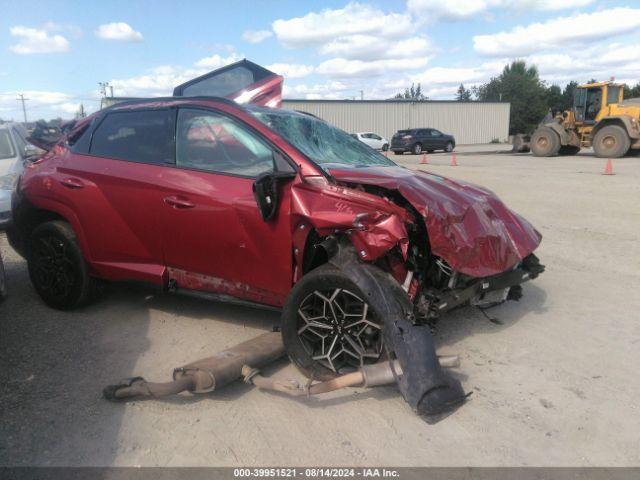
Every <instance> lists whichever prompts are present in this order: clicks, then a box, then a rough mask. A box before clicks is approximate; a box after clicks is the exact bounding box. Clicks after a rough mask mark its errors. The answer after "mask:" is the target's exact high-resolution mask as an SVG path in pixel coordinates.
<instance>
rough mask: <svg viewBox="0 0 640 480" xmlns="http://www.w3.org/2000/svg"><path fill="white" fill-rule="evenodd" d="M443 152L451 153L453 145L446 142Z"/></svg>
mask: <svg viewBox="0 0 640 480" xmlns="http://www.w3.org/2000/svg"><path fill="white" fill-rule="evenodd" d="M444 151H445V152H453V143H451V142H447V144H446V145H445V146H444Z"/></svg>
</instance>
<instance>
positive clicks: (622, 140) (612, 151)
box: [593, 125, 631, 158]
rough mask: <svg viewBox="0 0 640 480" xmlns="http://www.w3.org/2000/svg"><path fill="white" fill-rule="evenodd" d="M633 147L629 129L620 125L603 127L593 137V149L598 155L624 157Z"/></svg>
mask: <svg viewBox="0 0 640 480" xmlns="http://www.w3.org/2000/svg"><path fill="white" fill-rule="evenodd" d="M630 147H631V139H630V138H629V135H628V134H627V131H626V130H625V129H624V128H622V127H620V126H618V125H609V126H606V127H603V128H601V129H600V130H598V133H596V136H595V137H594V138H593V151H594V152H595V153H596V156H597V157H604V158H620V157H624V156H625V155H626V154H627V152H628V151H629V148H630Z"/></svg>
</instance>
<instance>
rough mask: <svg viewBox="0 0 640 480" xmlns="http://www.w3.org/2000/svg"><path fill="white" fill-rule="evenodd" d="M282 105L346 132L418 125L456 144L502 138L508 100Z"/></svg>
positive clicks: (384, 132) (293, 102)
mask: <svg viewBox="0 0 640 480" xmlns="http://www.w3.org/2000/svg"><path fill="white" fill-rule="evenodd" d="M282 108H287V109H290V110H301V111H303V112H308V113H311V114H313V115H316V116H318V117H320V118H322V119H323V120H326V121H327V122H329V123H331V124H333V125H335V126H337V127H339V128H341V129H343V130H345V131H347V132H349V133H353V132H369V131H370V132H375V133H378V134H379V135H382V136H384V137H385V138H387V139H391V136H392V135H393V134H394V133H395V132H396V131H398V130H401V129H405V128H419V127H432V128H437V129H438V130H441V131H443V132H445V133H450V134H452V135H453V136H455V138H456V143H457V144H459V145H461V144H471V143H489V142H491V140H493V139H494V138H497V139H499V140H500V141H505V140H507V137H508V135H509V110H510V104H509V103H498V102H496V103H493V102H455V101H452V102H437V101H435V102H428V101H427V102H415V103H412V102H393V101H388V102H381V101H367V100H364V101H358V100H355V101H354V100H345V101H322V100H317V101H316V100H314V101H308V100H286V99H285V100H284V101H283V103H282Z"/></svg>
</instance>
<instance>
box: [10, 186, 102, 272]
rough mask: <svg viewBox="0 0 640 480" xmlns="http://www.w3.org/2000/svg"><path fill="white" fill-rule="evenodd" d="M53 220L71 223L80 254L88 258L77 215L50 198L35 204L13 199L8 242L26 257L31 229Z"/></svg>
mask: <svg viewBox="0 0 640 480" xmlns="http://www.w3.org/2000/svg"><path fill="white" fill-rule="evenodd" d="M55 220H60V221H64V222H66V223H68V224H69V225H71V228H72V229H73V231H74V233H75V235H76V239H77V241H78V245H79V246H80V250H81V251H82V254H83V255H84V257H85V259H87V260H89V259H90V258H91V255H90V250H89V246H88V244H87V241H86V237H85V235H84V230H83V229H82V225H81V223H80V221H79V219H78V217H77V216H76V215H75V214H74V213H73V211H71V209H69V208H68V207H67V206H65V205H64V204H62V203H60V202H57V201H55V200H51V199H43V200H41V201H39V202H38V204H37V205H36V204H34V203H32V202H30V201H29V200H27V199H26V198H25V197H21V198H19V199H14V205H13V222H12V225H11V227H10V229H9V231H8V238H9V243H10V244H11V246H12V247H13V248H14V249H15V250H16V251H17V252H18V253H19V254H20V255H22V256H23V257H26V255H27V252H28V247H29V244H28V242H29V237H30V236H31V233H32V232H33V230H34V229H35V228H36V227H37V226H38V225H41V224H43V223H45V222H50V221H55Z"/></svg>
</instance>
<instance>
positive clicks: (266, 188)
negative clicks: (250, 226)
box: [253, 153, 297, 222]
mask: <svg viewBox="0 0 640 480" xmlns="http://www.w3.org/2000/svg"><path fill="white" fill-rule="evenodd" d="M274 166H275V168H276V170H275V171H269V172H264V173H261V174H260V175H258V178H256V180H255V182H253V197H254V198H255V199H256V203H257V204H258V210H260V215H261V216H262V219H263V220H264V221H265V222H266V221H267V220H271V219H272V218H273V217H275V215H276V212H277V211H278V182H280V181H281V180H286V179H290V178H293V177H295V176H296V175H297V172H296V170H295V169H294V168H293V167H292V166H291V165H289V164H288V163H287V161H286V160H285V159H284V157H282V156H281V155H280V154H279V153H278V154H277V155H276V154H274Z"/></svg>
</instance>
